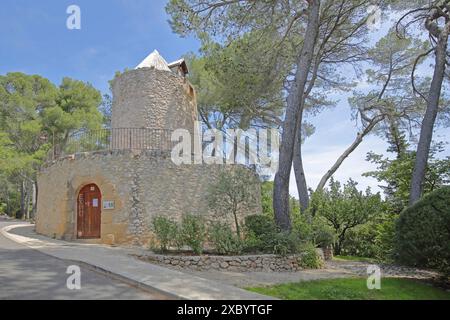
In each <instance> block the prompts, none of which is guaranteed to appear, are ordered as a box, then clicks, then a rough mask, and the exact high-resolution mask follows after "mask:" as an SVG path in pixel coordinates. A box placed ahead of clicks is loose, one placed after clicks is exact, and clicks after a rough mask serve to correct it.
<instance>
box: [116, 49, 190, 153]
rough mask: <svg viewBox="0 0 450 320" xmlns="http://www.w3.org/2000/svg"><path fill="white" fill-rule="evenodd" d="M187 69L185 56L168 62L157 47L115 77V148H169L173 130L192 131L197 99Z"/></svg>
mask: <svg viewBox="0 0 450 320" xmlns="http://www.w3.org/2000/svg"><path fill="white" fill-rule="evenodd" d="M187 73H188V69H187V66H186V63H185V61H184V59H181V60H178V61H175V62H173V63H170V64H169V63H167V62H166V60H164V58H163V57H162V56H161V55H160V54H159V53H158V51H156V50H155V51H153V52H152V53H151V54H150V55H149V56H148V57H147V58H145V59H144V60H143V61H142V62H141V63H140V64H139V65H138V66H137V67H136V68H135V69H134V70H131V71H126V72H125V73H123V74H121V75H119V76H117V77H116V78H115V79H114V81H113V84H112V91H113V96H114V100H113V107H112V123H111V126H112V147H113V149H140V150H142V149H152V148H154V149H158V150H161V149H163V150H166V149H169V148H170V146H169V145H167V144H170V134H171V132H172V131H173V130H175V129H186V130H189V131H190V132H191V134H193V132H194V123H195V121H196V119H197V102H196V96H195V90H194V88H193V87H192V85H191V84H190V83H189V81H187V79H186V78H185V76H186V74H187Z"/></svg>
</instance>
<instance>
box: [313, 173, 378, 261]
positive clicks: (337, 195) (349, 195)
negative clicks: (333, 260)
mask: <svg viewBox="0 0 450 320" xmlns="http://www.w3.org/2000/svg"><path fill="white" fill-rule="evenodd" d="M356 186H357V183H356V182H355V181H353V180H351V179H350V180H349V181H348V182H347V183H346V184H344V186H341V184H340V183H339V182H338V181H335V180H334V179H331V180H330V184H329V189H325V190H323V191H320V192H315V193H314V195H313V197H312V201H311V210H312V211H313V213H314V214H315V215H318V216H321V217H323V218H324V219H325V220H326V221H327V223H328V225H329V226H331V227H332V228H333V229H334V231H335V233H336V236H337V238H336V240H335V243H334V250H335V253H336V254H340V253H341V251H342V245H343V243H344V241H345V239H346V235H347V232H348V231H349V230H351V229H353V228H355V227H356V226H359V225H362V224H364V223H366V222H368V221H369V220H370V219H371V218H372V217H373V216H374V215H376V214H377V213H378V212H380V207H381V203H382V201H381V197H380V195H379V194H372V192H371V191H370V188H368V189H367V190H366V192H365V193H363V192H361V191H358V189H357V187H356Z"/></svg>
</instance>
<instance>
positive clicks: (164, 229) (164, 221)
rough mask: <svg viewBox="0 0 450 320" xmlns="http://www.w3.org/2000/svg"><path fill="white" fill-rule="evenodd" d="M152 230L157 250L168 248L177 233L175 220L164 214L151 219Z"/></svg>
mask: <svg viewBox="0 0 450 320" xmlns="http://www.w3.org/2000/svg"><path fill="white" fill-rule="evenodd" d="M152 230H153V232H154V233H155V236H156V239H157V240H158V245H159V250H161V251H163V252H165V251H167V250H168V249H169V247H170V246H171V245H172V244H173V243H174V239H176V238H177V234H178V226H177V224H176V222H174V221H172V220H171V219H169V218H167V217H164V216H156V217H154V218H153V219H152Z"/></svg>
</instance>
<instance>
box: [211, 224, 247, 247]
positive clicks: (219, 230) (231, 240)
mask: <svg viewBox="0 0 450 320" xmlns="http://www.w3.org/2000/svg"><path fill="white" fill-rule="evenodd" d="M208 231H209V232H208V233H209V240H210V241H211V242H212V244H213V245H214V248H215V249H216V251H217V253H218V254H221V255H233V254H241V253H242V250H243V243H242V240H241V239H239V238H238V237H237V236H236V235H235V233H234V232H233V230H231V228H230V226H229V225H228V224H226V223H220V222H216V223H213V224H211V226H210V228H209V230H208Z"/></svg>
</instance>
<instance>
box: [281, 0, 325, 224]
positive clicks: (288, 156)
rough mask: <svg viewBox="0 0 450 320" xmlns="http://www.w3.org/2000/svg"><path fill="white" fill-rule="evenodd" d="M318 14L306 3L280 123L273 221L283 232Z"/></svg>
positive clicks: (317, 3) (317, 6)
mask: <svg viewBox="0 0 450 320" xmlns="http://www.w3.org/2000/svg"><path fill="white" fill-rule="evenodd" d="M319 11H320V1H319V0H311V1H309V12H308V25H307V28H306V32H305V39H304V42H303V46H302V49H301V52H300V55H299V57H298V59H297V71H296V75H295V80H294V82H293V84H292V86H291V88H290V92H289V96H288V99H287V107H286V115H285V120H284V122H283V133H282V140H281V144H280V152H279V162H278V172H277V173H276V175H275V181H274V195H273V208H274V214H275V221H276V223H277V225H278V226H279V227H280V228H281V229H282V230H284V231H289V230H290V229H291V219H290V216H289V178H290V175H291V168H292V160H293V155H294V147H295V143H296V133H297V124H298V121H299V117H300V114H301V105H302V103H301V102H302V98H303V94H304V91H305V85H306V81H307V79H308V73H309V70H310V68H311V62H312V58H313V53H314V47H315V44H316V41H317V34H318V29H319Z"/></svg>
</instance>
